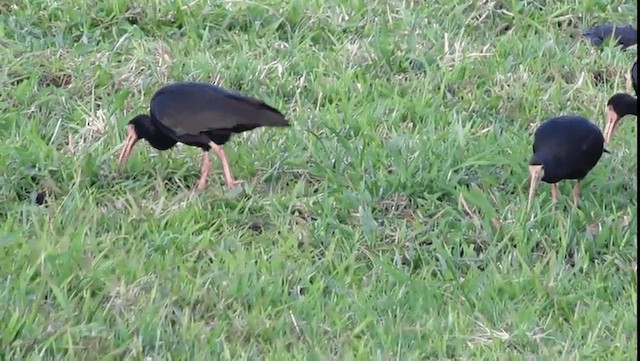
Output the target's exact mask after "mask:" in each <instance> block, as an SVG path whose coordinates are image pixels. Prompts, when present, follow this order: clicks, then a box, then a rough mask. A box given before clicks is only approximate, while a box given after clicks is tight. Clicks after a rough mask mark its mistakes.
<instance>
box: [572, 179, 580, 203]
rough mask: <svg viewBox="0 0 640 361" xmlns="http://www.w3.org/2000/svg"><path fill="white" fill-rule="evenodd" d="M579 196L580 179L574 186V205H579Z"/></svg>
mask: <svg viewBox="0 0 640 361" xmlns="http://www.w3.org/2000/svg"><path fill="white" fill-rule="evenodd" d="M578 196H580V181H576V185H575V186H573V205H574V207H577V206H578Z"/></svg>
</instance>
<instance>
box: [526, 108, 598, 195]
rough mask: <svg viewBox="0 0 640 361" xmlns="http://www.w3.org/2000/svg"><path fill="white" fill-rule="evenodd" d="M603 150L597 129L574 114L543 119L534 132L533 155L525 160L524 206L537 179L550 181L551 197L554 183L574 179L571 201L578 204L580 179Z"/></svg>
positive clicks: (596, 160)
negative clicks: (528, 178)
mask: <svg viewBox="0 0 640 361" xmlns="http://www.w3.org/2000/svg"><path fill="white" fill-rule="evenodd" d="M603 152H607V153H608V151H607V150H606V149H604V137H603V135H602V132H601V131H600V128H598V126H597V125H595V124H593V123H592V122H590V121H589V120H587V119H585V118H583V117H581V116H578V115H562V116H557V117H553V118H550V119H548V120H546V121H544V122H543V123H542V124H541V125H540V127H538V129H537V130H536V131H535V134H534V139H533V156H532V157H531V160H530V161H529V172H530V175H531V184H530V186H529V200H528V207H530V206H531V201H532V199H533V196H534V195H535V191H536V186H537V183H538V180H539V179H541V180H542V181H543V182H545V183H550V184H551V200H552V202H553V203H554V204H555V202H556V201H557V199H558V182H559V181H561V180H564V179H575V180H576V184H575V186H574V187H573V204H574V206H577V205H578V197H579V195H580V181H581V180H582V179H583V178H584V177H585V176H586V175H587V174H588V173H589V171H591V169H593V167H594V166H595V165H596V164H597V163H598V161H599V160H600V157H601V156H602V153H603Z"/></svg>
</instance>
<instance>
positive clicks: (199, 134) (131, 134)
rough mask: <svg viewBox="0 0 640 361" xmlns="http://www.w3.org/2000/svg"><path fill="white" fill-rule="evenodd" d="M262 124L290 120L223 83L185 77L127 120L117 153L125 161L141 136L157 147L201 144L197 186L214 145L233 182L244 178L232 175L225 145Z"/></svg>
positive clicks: (283, 124)
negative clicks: (122, 143) (123, 142)
mask: <svg viewBox="0 0 640 361" xmlns="http://www.w3.org/2000/svg"><path fill="white" fill-rule="evenodd" d="M262 126H275V127H286V126H289V122H288V121H287V120H286V119H285V117H284V115H282V113H280V111H278V110H277V109H275V108H273V107H271V106H270V105H267V104H266V103H264V102H263V101H261V100H258V99H254V98H250V97H247V96H244V95H241V94H238V93H235V92H232V91H229V90H225V89H223V88H221V87H219V86H216V85H212V84H206V83H195V82H184V83H173V84H169V85H166V86H164V87H162V88H161V89H160V90H158V91H157V92H156V93H155V94H154V95H153V97H152V98H151V106H150V111H149V115H146V114H141V115H137V116H136V117H134V118H133V119H131V121H129V123H128V125H127V133H128V136H127V140H126V142H125V145H124V148H123V149H122V152H121V153H120V157H119V158H118V163H119V165H120V166H121V165H122V164H123V163H124V162H125V161H126V160H127V158H128V157H129V155H130V154H131V151H132V149H133V147H134V145H135V144H136V143H137V142H138V140H140V139H146V140H147V142H148V143H149V144H150V145H151V146H152V147H153V148H155V149H158V150H167V149H170V148H171V147H173V146H174V145H175V144H176V143H178V142H180V143H184V144H187V145H191V146H195V147H199V148H201V149H202V151H203V153H202V167H201V172H200V179H199V181H198V184H197V186H196V189H197V190H202V189H203V188H204V187H205V185H206V182H207V176H208V174H209V171H210V170H211V164H210V161H209V150H210V149H213V151H214V152H215V153H216V155H217V156H218V158H219V159H220V162H221V163H222V170H223V172H224V177H225V180H226V182H227V186H228V187H229V188H231V187H233V186H235V185H237V184H239V183H241V182H242V181H240V180H236V179H234V178H233V176H232V175H231V170H230V168H229V163H228V161H227V157H226V155H225V153H224V150H223V149H222V147H221V146H222V145H223V144H225V143H226V142H227V141H228V140H229V138H230V137H231V135H232V134H235V133H241V132H245V131H248V130H252V129H255V128H258V127H262Z"/></svg>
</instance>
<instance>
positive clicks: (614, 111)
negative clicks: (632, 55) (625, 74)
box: [604, 61, 638, 143]
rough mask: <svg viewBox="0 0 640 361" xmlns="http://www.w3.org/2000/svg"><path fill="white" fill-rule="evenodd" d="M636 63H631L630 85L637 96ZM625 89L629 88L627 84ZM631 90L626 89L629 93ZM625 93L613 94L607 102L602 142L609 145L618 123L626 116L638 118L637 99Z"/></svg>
mask: <svg viewBox="0 0 640 361" xmlns="http://www.w3.org/2000/svg"><path fill="white" fill-rule="evenodd" d="M637 64H638V62H637V61H636V62H634V63H633V67H631V72H630V73H631V76H630V78H631V83H632V84H633V90H634V91H635V93H636V97H637V96H638V65H637ZM627 88H629V86H628V84H627ZM630 90H631V89H627V91H630ZM636 97H634V96H632V95H631V94H626V93H617V94H614V95H613V96H612V97H611V98H609V100H608V101H607V125H606V127H605V128H604V140H605V142H607V143H609V141H610V140H611V137H612V136H613V133H614V132H615V131H616V130H617V129H618V126H619V125H620V121H621V120H622V118H624V117H625V116H627V115H635V116H636V117H637V116H638V98H636Z"/></svg>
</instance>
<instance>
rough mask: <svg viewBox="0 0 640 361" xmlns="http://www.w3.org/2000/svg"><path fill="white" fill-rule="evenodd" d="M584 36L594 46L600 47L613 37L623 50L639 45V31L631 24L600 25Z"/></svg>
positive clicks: (583, 33) (586, 32) (587, 31)
mask: <svg viewBox="0 0 640 361" xmlns="http://www.w3.org/2000/svg"><path fill="white" fill-rule="evenodd" d="M582 36H583V37H584V38H585V39H587V40H589V42H590V43H591V45H594V46H600V45H602V43H604V41H605V40H606V39H608V38H610V37H613V38H614V39H615V41H616V43H617V45H619V46H620V47H621V48H622V49H623V50H624V49H626V48H628V47H630V46H633V45H635V44H637V43H638V31H637V30H636V29H635V28H634V27H633V25H631V24H628V25H615V24H600V25H596V26H594V27H592V28H590V29H587V30H585V31H583V32H582Z"/></svg>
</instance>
